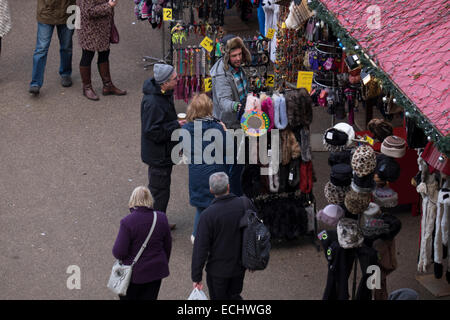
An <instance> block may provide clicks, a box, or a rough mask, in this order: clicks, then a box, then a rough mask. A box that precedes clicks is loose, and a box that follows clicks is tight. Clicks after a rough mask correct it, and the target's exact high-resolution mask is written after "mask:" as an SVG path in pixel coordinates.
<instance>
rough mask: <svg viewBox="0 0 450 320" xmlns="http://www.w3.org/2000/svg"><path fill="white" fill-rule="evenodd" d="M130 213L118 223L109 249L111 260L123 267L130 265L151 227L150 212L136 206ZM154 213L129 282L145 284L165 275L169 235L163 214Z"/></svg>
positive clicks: (167, 261) (151, 210) (167, 271)
mask: <svg viewBox="0 0 450 320" xmlns="http://www.w3.org/2000/svg"><path fill="white" fill-rule="evenodd" d="M130 212H131V213H130V214H129V215H127V216H126V217H125V218H123V219H122V220H121V221H120V229H119V234H118V235H117V238H116V242H115V243H114V247H113V250H112V253H113V255H114V257H115V258H116V259H118V260H120V261H122V263H123V264H125V265H131V263H132V262H133V260H134V258H135V257H136V255H137V253H138V252H139V250H140V249H141V247H142V245H143V243H144V241H145V239H146V238H147V236H148V233H149V232H150V228H151V226H152V224H153V209H151V208H147V207H137V208H132V209H130ZM156 214H157V217H156V225H155V229H154V230H153V233H152V235H151V236H150V239H149V241H148V243H147V247H146V248H145V249H144V251H143V252H142V255H141V257H140V258H139V260H138V261H137V262H136V263H135V265H134V267H133V273H132V274H131V282H132V283H148V282H152V281H155V280H159V279H162V278H165V277H167V276H169V258H170V253H171V250H172V236H171V234H170V227H169V223H168V221H167V217H166V215H165V214H164V213H163V212H159V211H156Z"/></svg>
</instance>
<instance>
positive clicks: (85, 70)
mask: <svg viewBox="0 0 450 320" xmlns="http://www.w3.org/2000/svg"><path fill="white" fill-rule="evenodd" d="M80 75H81V81H82V82H83V95H84V96H85V97H86V98H88V99H89V100H94V101H98V100H100V98H99V97H98V96H97V94H96V93H95V91H94V89H93V88H92V84H91V66H89V67H82V66H80Z"/></svg>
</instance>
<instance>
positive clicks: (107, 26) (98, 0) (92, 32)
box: [77, 0, 127, 100]
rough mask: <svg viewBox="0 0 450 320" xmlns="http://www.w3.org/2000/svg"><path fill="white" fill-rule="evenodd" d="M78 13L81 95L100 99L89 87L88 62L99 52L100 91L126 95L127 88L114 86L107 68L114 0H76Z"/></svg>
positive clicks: (91, 98)
mask: <svg viewBox="0 0 450 320" xmlns="http://www.w3.org/2000/svg"><path fill="white" fill-rule="evenodd" d="M77 5H78V6H79V7H80V13H81V19H80V20H81V28H80V29H79V30H78V41H79V43H80V46H81V48H82V49H83V53H82V56H81V61H80V74H81V80H82V81H83V95H84V96H86V97H87V98H88V99H90V100H99V97H98V96H97V94H96V93H95V91H94V89H93V88H92V83H91V64H92V60H93V59H94V55H95V52H96V51H97V52H98V60H97V66H98V71H99V73H100V77H101V78H102V82H103V92H102V93H103V95H111V94H112V95H119V96H122V95H125V94H126V93H127V92H126V91H123V90H120V89H118V88H116V87H115V86H114V84H113V83H112V81H111V74H110V69H109V53H110V48H109V46H110V38H111V25H112V23H113V21H114V7H115V6H116V5H117V0H115V1H114V0H77Z"/></svg>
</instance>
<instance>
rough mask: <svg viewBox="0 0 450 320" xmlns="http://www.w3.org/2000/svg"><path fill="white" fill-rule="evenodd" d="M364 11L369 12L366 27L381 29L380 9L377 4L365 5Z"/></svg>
mask: <svg viewBox="0 0 450 320" xmlns="http://www.w3.org/2000/svg"><path fill="white" fill-rule="evenodd" d="M366 12H367V13H368V14H370V16H369V18H368V19H367V27H368V28H369V29H371V30H375V29H381V9H380V7H379V6H377V5H372V6H369V7H367V9H366Z"/></svg>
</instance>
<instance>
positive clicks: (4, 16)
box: [0, 0, 11, 55]
mask: <svg viewBox="0 0 450 320" xmlns="http://www.w3.org/2000/svg"><path fill="white" fill-rule="evenodd" d="M10 30H11V16H10V13H9V6H8V0H0V55H1V54H2V38H3V37H4V36H6V34H7V33H8V32H9V31H10Z"/></svg>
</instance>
